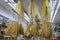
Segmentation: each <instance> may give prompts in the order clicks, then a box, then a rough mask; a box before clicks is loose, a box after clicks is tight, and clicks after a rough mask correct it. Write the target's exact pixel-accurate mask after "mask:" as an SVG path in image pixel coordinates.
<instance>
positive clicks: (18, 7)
mask: <svg viewBox="0 0 60 40" xmlns="http://www.w3.org/2000/svg"><path fill="white" fill-rule="evenodd" d="M16 11H17V12H18V13H19V15H20V17H21V19H23V18H24V5H23V3H22V0H19V1H18V3H17V4H16Z"/></svg>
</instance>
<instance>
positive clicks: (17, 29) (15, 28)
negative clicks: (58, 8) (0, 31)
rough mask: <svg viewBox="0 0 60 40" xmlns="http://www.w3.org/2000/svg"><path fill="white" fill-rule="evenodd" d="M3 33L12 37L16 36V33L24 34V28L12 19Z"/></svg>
mask: <svg viewBox="0 0 60 40" xmlns="http://www.w3.org/2000/svg"><path fill="white" fill-rule="evenodd" d="M5 33H6V34H7V35H11V36H12V37H17V36H18V35H22V34H24V29H23V27H22V25H20V24H19V23H18V22H15V21H13V22H12V23H11V24H10V25H9V27H8V28H6V29H5Z"/></svg>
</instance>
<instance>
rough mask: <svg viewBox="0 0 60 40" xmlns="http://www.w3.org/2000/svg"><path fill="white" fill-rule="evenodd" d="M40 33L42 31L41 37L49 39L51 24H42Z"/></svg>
mask: <svg viewBox="0 0 60 40" xmlns="http://www.w3.org/2000/svg"><path fill="white" fill-rule="evenodd" d="M42 31H43V35H44V36H45V37H51V36H52V31H53V30H52V28H51V23H50V22H44V23H43V24H42Z"/></svg>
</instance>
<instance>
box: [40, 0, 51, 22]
mask: <svg viewBox="0 0 60 40" xmlns="http://www.w3.org/2000/svg"><path fill="white" fill-rule="evenodd" d="M41 10H42V11H41V17H42V19H43V20H45V19H48V20H49V21H50V5H49V3H48V0H45V1H44V2H43V4H42V9H41Z"/></svg>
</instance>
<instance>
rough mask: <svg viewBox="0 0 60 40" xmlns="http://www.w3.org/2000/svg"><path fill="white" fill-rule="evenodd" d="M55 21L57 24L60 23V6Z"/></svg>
mask: <svg viewBox="0 0 60 40" xmlns="http://www.w3.org/2000/svg"><path fill="white" fill-rule="evenodd" d="M54 23H55V24H57V23H60V7H59V9H58V12H57V14H56V17H55V20H54Z"/></svg>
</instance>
